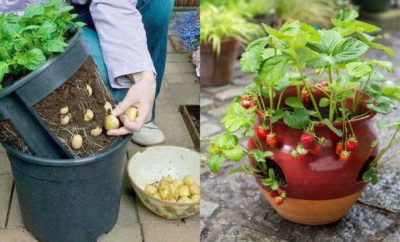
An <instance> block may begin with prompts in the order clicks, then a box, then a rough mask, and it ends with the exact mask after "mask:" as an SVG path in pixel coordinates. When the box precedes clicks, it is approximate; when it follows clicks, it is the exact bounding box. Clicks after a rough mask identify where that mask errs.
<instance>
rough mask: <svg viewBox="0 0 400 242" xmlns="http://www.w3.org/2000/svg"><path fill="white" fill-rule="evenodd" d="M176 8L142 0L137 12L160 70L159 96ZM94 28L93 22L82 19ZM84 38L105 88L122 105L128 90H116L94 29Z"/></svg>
mask: <svg viewBox="0 0 400 242" xmlns="http://www.w3.org/2000/svg"><path fill="white" fill-rule="evenodd" d="M173 6H174V0H139V1H138V3H137V6H136V7H137V9H138V10H139V11H140V13H141V14H142V21H143V25H144V28H145V30H146V33H147V47H148V49H149V52H150V55H151V58H152V60H153V63H154V66H155V69H156V71H157V77H156V80H157V89H156V97H157V96H158V94H159V93H160V89H161V84H162V80H163V77H164V70H165V63H166V58H167V38H168V23H169V19H170V17H171V13H172V10H173ZM83 20H84V21H85V22H87V23H88V26H91V25H92V23H90V22H89V21H91V20H90V19H83ZM83 37H84V39H85V42H86V44H87V47H88V49H89V53H90V55H91V56H92V58H93V60H94V62H95V63H96V66H97V68H98V70H99V72H100V74H101V76H102V77H103V79H104V82H105V85H106V86H107V87H108V88H109V89H110V91H111V94H112V96H113V98H114V100H116V101H118V102H120V101H122V99H124V97H125V95H126V93H127V92H128V89H113V88H111V86H110V80H109V78H108V74H107V67H106V65H105V63H104V59H103V54H102V51H101V47H100V42H99V37H98V35H97V33H96V31H95V30H94V29H92V28H89V27H85V28H84V31H83ZM154 117H155V103H154V108H153V119H154Z"/></svg>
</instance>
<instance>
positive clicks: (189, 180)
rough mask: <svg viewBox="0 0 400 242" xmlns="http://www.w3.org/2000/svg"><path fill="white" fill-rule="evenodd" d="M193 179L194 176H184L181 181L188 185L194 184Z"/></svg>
mask: <svg viewBox="0 0 400 242" xmlns="http://www.w3.org/2000/svg"><path fill="white" fill-rule="evenodd" d="M195 182H196V181H195V179H194V176H185V177H184V178H183V183H185V185H187V186H190V185H192V184H195Z"/></svg>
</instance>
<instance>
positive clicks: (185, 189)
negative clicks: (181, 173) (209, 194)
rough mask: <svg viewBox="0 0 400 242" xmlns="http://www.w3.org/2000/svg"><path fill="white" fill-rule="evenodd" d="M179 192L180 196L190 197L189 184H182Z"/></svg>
mask: <svg viewBox="0 0 400 242" xmlns="http://www.w3.org/2000/svg"><path fill="white" fill-rule="evenodd" d="M178 192H179V197H189V196H190V191H189V187H188V186H185V185H183V186H180V187H179V189H178Z"/></svg>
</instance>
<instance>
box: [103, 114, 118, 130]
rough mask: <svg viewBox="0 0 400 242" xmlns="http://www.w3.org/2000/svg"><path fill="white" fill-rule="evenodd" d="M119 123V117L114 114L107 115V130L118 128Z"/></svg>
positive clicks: (105, 123)
mask: <svg viewBox="0 0 400 242" xmlns="http://www.w3.org/2000/svg"><path fill="white" fill-rule="evenodd" d="M119 125H120V123H119V119H118V118H117V117H115V116H114V115H111V114H110V115H107V116H106V117H105V119H104V128H105V129H106V130H113V129H118V128H119Z"/></svg>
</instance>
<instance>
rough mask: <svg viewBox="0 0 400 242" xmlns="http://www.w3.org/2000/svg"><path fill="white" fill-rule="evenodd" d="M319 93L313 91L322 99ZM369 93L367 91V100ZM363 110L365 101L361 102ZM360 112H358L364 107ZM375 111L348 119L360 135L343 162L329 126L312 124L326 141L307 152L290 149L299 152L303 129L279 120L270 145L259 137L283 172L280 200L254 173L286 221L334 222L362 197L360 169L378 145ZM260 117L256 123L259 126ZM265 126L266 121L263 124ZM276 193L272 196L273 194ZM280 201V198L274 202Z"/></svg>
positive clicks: (252, 144) (251, 161)
mask: <svg viewBox="0 0 400 242" xmlns="http://www.w3.org/2000/svg"><path fill="white" fill-rule="evenodd" d="M295 91H296V89H295V88H293V87H291V88H288V90H287V91H286V93H285V95H284V96H290V95H292V94H293V93H294V92H295ZM322 95H323V94H322V93H321V92H319V93H315V97H316V98H317V99H318V98H319V99H320V98H321V97H322ZM367 98H368V97H367V96H365V99H367ZM360 110H362V111H365V110H366V106H365V104H364V105H361V107H360ZM362 111H361V112H362ZM374 115H375V113H371V114H369V115H367V116H365V117H362V118H358V119H355V120H351V121H350V122H349V123H348V124H347V125H346V126H347V128H348V129H350V125H351V127H352V129H353V131H354V134H355V136H356V137H359V138H358V147H357V149H356V150H355V151H353V152H352V153H351V155H350V157H349V159H348V160H347V161H345V160H341V159H340V154H337V152H336V146H337V144H338V143H340V142H341V137H339V136H338V135H337V134H336V133H335V132H333V131H332V130H331V129H330V128H329V127H327V125H325V124H319V125H316V126H315V127H314V132H315V136H316V137H324V138H325V140H326V141H325V142H324V144H323V145H321V146H319V147H312V148H310V149H309V150H307V151H306V152H307V154H304V155H300V154H293V152H297V149H298V145H299V141H300V140H301V136H302V135H303V134H304V132H303V131H302V130H299V129H294V128H291V127H289V126H288V125H286V124H285V123H284V122H283V121H278V122H276V123H274V124H273V125H272V128H273V130H274V132H275V133H276V134H277V135H276V138H277V140H276V145H275V147H273V148H271V147H270V146H269V145H268V144H267V141H266V140H260V142H261V144H262V147H263V151H271V152H272V154H273V155H272V156H270V157H268V163H269V164H270V166H271V165H272V166H273V167H274V168H276V169H275V173H277V172H279V173H280V174H281V176H283V177H284V180H285V184H283V185H282V186H281V187H282V189H283V190H284V191H285V193H286V195H285V199H284V202H283V203H282V204H280V205H278V204H276V201H275V200H276V199H277V198H278V197H279V196H277V195H278V194H274V191H273V190H271V189H270V188H269V187H268V186H265V185H263V182H262V180H263V179H264V178H263V177H260V176H256V182H257V186H258V187H259V189H260V190H261V192H262V193H263V195H264V197H265V199H266V200H267V201H268V202H269V203H270V204H271V206H272V207H273V208H274V209H275V210H276V211H277V212H278V213H279V214H280V215H281V216H282V217H284V218H286V219H287V220H290V221H293V222H296V223H300V224H309V225H320V224H328V223H332V222H335V221H337V220H339V219H341V218H342V217H343V216H344V215H345V214H346V213H347V211H348V210H349V209H350V208H351V206H352V205H353V204H354V203H355V202H356V201H357V199H358V198H359V197H360V195H361V193H362V191H363V190H364V188H365V186H366V184H367V183H366V182H364V181H363V180H362V179H361V175H362V172H364V170H363V168H364V167H365V166H366V165H367V164H369V162H370V161H372V160H373V159H374V158H375V156H376V155H377V148H376V147H375V148H371V144H372V143H373V142H374V141H375V140H376V139H377V136H376V132H375V129H374V122H373V120H372V118H373V117H374ZM261 123H262V120H261V118H259V120H258V121H257V123H256V124H255V127H258V126H260V124H261ZM333 125H334V127H336V128H337V129H339V130H340V129H342V128H343V124H342V123H341V122H340V123H339V122H337V123H334V124H333ZM265 126H268V125H265ZM255 139H256V138H255V137H252V138H249V140H248V150H249V151H251V150H253V149H256V148H257V147H256V145H255V142H258V141H257V140H255ZM249 164H250V166H251V167H253V168H254V169H255V168H256V161H255V160H254V159H253V158H252V157H251V156H250V157H249ZM274 195H275V196H274ZM278 203H279V201H278Z"/></svg>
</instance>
